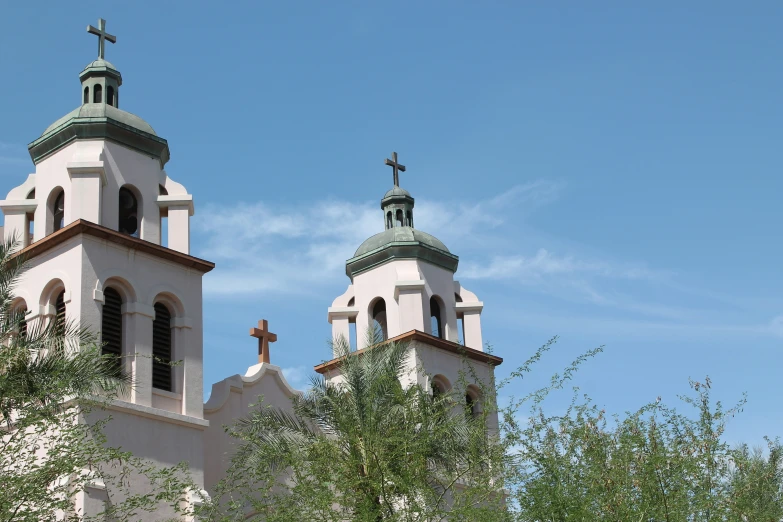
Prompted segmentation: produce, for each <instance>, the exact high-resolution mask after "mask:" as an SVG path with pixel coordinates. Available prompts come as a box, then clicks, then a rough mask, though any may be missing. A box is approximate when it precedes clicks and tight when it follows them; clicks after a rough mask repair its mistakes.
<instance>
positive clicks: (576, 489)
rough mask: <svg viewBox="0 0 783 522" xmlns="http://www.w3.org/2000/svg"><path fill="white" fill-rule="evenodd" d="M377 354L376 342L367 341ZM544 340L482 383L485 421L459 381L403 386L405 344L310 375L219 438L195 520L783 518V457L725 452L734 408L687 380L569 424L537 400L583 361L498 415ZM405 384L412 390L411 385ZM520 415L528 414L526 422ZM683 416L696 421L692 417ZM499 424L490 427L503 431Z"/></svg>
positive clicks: (772, 445)
mask: <svg viewBox="0 0 783 522" xmlns="http://www.w3.org/2000/svg"><path fill="white" fill-rule="evenodd" d="M376 341H377V339H376ZM555 341H556V338H553V339H552V340H550V341H549V342H548V343H546V344H545V345H544V346H542V347H541V348H540V349H539V350H537V351H536V352H535V353H534V354H533V355H532V356H531V357H530V359H528V361H526V362H525V363H524V364H523V365H522V366H521V367H519V368H517V369H516V370H514V371H512V372H511V373H510V375H509V377H508V378H507V379H505V380H503V381H500V382H498V383H495V382H488V383H481V387H482V394H481V396H482V400H481V408H482V410H481V414H480V415H478V416H473V415H465V414H463V413H462V412H461V411H460V407H461V406H459V405H461V404H462V403H461V402H459V401H460V398H461V397H464V390H465V387H464V385H465V384H467V383H476V382H477V375H476V373H475V372H473V371H471V369H470V366H469V365H468V370H467V371H466V372H465V374H464V375H461V377H460V381H461V386H460V385H457V386H455V390H456V391H454V392H453V393H451V394H447V395H439V394H432V393H430V391H429V390H424V389H422V388H421V387H420V386H418V385H415V384H414V385H412V386H409V387H406V386H404V385H403V384H401V381H405V380H406V379H408V378H409V376H406V375H401V371H402V363H403V360H404V358H405V353H406V346H404V345H400V344H395V343H387V344H386V345H384V346H383V347H376V348H374V349H367V350H364V351H363V352H362V353H361V354H360V355H356V354H354V355H352V356H347V355H348V353H347V348H346V347H344V346H343V347H342V349H343V351H344V354H345V355H346V356H345V357H343V358H342V360H341V362H340V372H341V373H342V375H343V376H344V378H343V380H342V382H341V384H339V385H338V384H331V383H327V382H326V381H325V380H324V379H323V378H321V377H317V378H314V379H313V381H312V388H311V389H310V390H308V391H307V392H306V393H305V394H303V395H302V396H301V397H297V398H296V399H294V401H293V403H292V406H291V407H290V408H275V407H271V406H264V405H263V404H262V405H261V406H260V407H258V408H256V409H255V410H253V411H252V413H251V414H250V415H249V416H248V417H247V418H245V419H242V420H241V421H240V422H239V423H238V424H237V425H235V426H232V427H227V429H228V430H229V431H230V433H231V434H232V435H234V436H235V437H236V438H237V439H238V441H239V442H240V445H239V450H238V452H237V453H236V455H235V456H234V457H233V459H232V466H231V468H230V469H229V472H228V475H227V477H226V478H225V480H223V481H222V482H221V484H220V485H219V487H218V490H217V492H216V494H215V499H216V500H217V502H216V503H214V504H211V505H209V506H208V507H207V509H206V510H205V511H204V513H203V516H204V517H205V519H209V520H221V521H230V520H245V517H246V516H248V515H249V518H248V519H249V520H269V521H280V522H282V521H295V520H296V521H299V520H324V521H347V520H352V521H358V522H364V521H377V520H390V521H396V520H400V521H403V520H404V521H440V520H444V519H446V518H445V517H447V519H448V520H456V521H459V520H464V521H499V522H502V521H520V522H545V521H552V522H561V521H603V520H606V521H622V522H625V521H645V522H652V521H656V522H657V521H705V522H706V521H716V522H718V521H726V522H757V521H758V522H779V521H780V520H783V447H781V445H780V443H779V442H778V441H777V440H771V439H767V446H766V448H764V449H750V448H749V447H747V446H744V445H743V446H739V447H736V448H731V447H730V446H729V444H728V443H727V442H726V441H725V439H724V431H725V427H726V423H727V421H728V420H729V419H730V418H732V417H733V416H735V415H736V414H737V413H738V412H739V411H741V409H742V407H743V405H744V399H743V401H741V402H740V403H739V404H738V405H737V406H735V407H733V408H729V409H724V408H723V406H722V405H721V403H720V402H713V401H712V399H711V396H710V392H711V387H712V383H711V382H710V381H709V379H707V380H706V381H705V382H704V383H700V382H692V383H691V387H692V394H690V395H687V396H683V397H681V399H682V401H683V402H684V404H685V406H687V407H688V408H691V411H693V412H694V413H695V414H694V415H687V414H683V413H680V412H679V411H678V410H677V409H676V408H674V407H670V406H666V405H664V404H663V403H662V402H661V401H660V398H659V399H658V400H656V401H654V402H652V403H650V404H647V405H645V406H644V407H642V408H640V409H639V410H637V411H635V412H631V413H626V414H624V415H614V416H608V415H607V414H606V412H605V411H604V410H602V409H599V408H598V407H597V406H596V405H594V404H593V403H592V402H591V401H590V400H589V398H587V397H585V396H583V397H582V398H580V396H579V394H578V389H576V388H575V389H574V399H573V400H572V402H571V405H570V407H569V408H568V409H567V411H566V412H565V413H564V414H563V415H557V416H551V415H546V414H545V413H544V401H545V399H546V398H547V397H548V396H549V395H550V393H551V392H552V391H554V390H559V389H562V388H564V387H565V385H566V384H567V383H569V382H570V381H571V380H572V378H573V377H574V375H575V373H576V371H577V370H578V368H579V367H580V366H581V365H582V364H583V363H585V362H586V361H588V360H589V359H591V358H592V357H594V356H595V355H597V354H598V353H600V352H601V351H602V348H597V349H595V350H591V351H589V352H586V353H585V354H583V355H581V356H579V357H578V358H577V359H576V360H574V361H573V363H571V364H570V365H569V366H568V367H567V368H566V369H565V371H564V372H562V373H561V374H555V375H554V376H552V378H551V380H550V382H549V384H548V385H547V386H545V387H543V388H540V389H535V390H532V391H530V392H529V393H528V394H527V395H526V396H524V397H522V398H521V399H519V400H516V399H513V398H512V399H511V400H510V401H509V403H508V404H506V405H503V406H502V407H500V408H498V407H497V404H496V402H495V397H496V396H497V394H496V392H497V390H499V389H501V388H503V387H505V386H508V385H509V384H510V383H512V382H517V381H519V380H522V379H524V378H525V377H526V376H527V374H528V373H529V372H531V371H532V368H533V366H534V365H535V364H536V363H537V362H538V361H539V360H540V359H541V358H542V357H543V356H544V354H546V352H548V351H549V350H550V349H551V348H552V347H553V345H554V343H555ZM408 380H409V379H408ZM523 408H529V411H528V412H527V415H525V416H522V415H521V413H522V412H523ZM689 413H690V412H689ZM494 415H497V416H498V417H499V425H498V426H497V429H495V427H494V421H493V419H494Z"/></svg>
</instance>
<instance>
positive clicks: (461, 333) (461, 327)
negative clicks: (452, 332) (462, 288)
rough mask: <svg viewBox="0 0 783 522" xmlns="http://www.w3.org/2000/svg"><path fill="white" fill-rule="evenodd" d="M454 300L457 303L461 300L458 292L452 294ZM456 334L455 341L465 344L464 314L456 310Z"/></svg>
mask: <svg viewBox="0 0 783 522" xmlns="http://www.w3.org/2000/svg"><path fill="white" fill-rule="evenodd" d="M454 301H455V302H457V303H461V302H462V297H460V295H459V294H457V293H455V294H454ZM457 335H458V336H459V339H457V342H458V343H459V344H463V345H464V344H465V321H464V315H463V314H462V313H461V312H459V311H457Z"/></svg>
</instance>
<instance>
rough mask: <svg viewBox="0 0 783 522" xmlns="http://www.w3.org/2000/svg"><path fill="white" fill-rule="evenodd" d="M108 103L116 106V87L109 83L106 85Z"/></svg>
mask: <svg viewBox="0 0 783 522" xmlns="http://www.w3.org/2000/svg"><path fill="white" fill-rule="evenodd" d="M106 103H108V104H109V105H111V106H112V107H114V106H115V105H114V87H112V86H111V85H109V86H108V87H106Z"/></svg>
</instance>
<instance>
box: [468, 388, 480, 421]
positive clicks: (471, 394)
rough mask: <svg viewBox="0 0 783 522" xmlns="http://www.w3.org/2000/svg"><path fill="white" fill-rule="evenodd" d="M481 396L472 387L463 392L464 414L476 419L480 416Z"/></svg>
mask: <svg viewBox="0 0 783 522" xmlns="http://www.w3.org/2000/svg"><path fill="white" fill-rule="evenodd" d="M480 399H481V394H480V393H479V391H478V388H476V387H475V386H473V385H470V386H468V388H467V389H466V390H465V414H466V415H469V416H471V417H478V416H479V415H480V414H481V400H480Z"/></svg>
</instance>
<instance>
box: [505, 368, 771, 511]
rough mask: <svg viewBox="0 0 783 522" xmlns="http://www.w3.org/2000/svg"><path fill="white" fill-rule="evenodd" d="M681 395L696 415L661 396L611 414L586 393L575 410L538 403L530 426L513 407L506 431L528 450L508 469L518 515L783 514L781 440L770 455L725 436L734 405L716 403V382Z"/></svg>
mask: <svg viewBox="0 0 783 522" xmlns="http://www.w3.org/2000/svg"><path fill="white" fill-rule="evenodd" d="M691 388H692V390H693V394H692V395H689V396H683V397H681V399H682V401H683V402H684V403H685V404H686V405H687V406H688V407H690V408H693V410H694V411H695V415H693V416H688V415H684V414H681V413H679V412H678V411H677V410H676V409H675V408H672V407H668V406H666V405H664V404H663V403H662V402H661V400H660V398H658V400H656V401H654V402H652V403H650V404H647V405H645V406H644V407H642V408H640V409H639V410H638V411H636V412H633V413H627V414H625V415H622V416H621V415H615V416H613V417H612V418H608V417H607V415H606V412H605V411H604V410H602V409H599V408H598V407H597V406H595V405H594V404H592V403H591V401H590V400H589V399H588V398H587V397H584V399H583V400H582V401H580V402H577V400H576V390H575V398H574V400H573V401H572V403H571V406H570V407H569V408H568V410H567V411H566V413H565V414H563V415H559V416H547V415H545V414H544V411H543V408H542V407H541V404H540V401H534V403H533V406H532V408H531V412H530V417H529V418H528V420H527V422H526V425H525V426H524V427H520V426H518V425H517V423H516V420H515V418H516V417H517V415H515V413H516V412H515V411H512V410H509V411H507V412H505V413H506V421H507V426H506V427H507V430H506V434H507V435H508V436H510V437H512V438H513V439H514V440H515V443H516V445H517V447H518V450H519V455H520V457H521V458H520V460H519V461H518V465H517V466H516V468H515V469H514V470H513V472H512V473H510V474H509V476H508V482H507V484H508V486H509V487H510V488H511V490H512V491H513V504H514V506H515V510H516V511H517V512H516V514H515V516H516V519H517V520H520V521H526V522H534V521H561V520H577V521H588V520H589V521H593V520H601V521H603V520H606V521H615V520H617V521H626V520H627V521H716V522H718V521H727V522H728V521H731V522H734V521H736V522H740V521H753V522H756V521H759V522H761V521H765V522H779V521H780V520H783V466H781V455H782V453H781V451H782V449H783V448H781V445H780V444H779V442H778V441H772V440H767V442H768V448H767V454H766V455H765V454H764V452H762V451H761V450H753V451H751V450H749V449H748V448H747V446H740V447H739V448H735V449H732V448H731V447H730V446H729V444H728V443H727V442H726V441H725V440H724V439H723V434H724V431H725V427H726V422H727V420H728V419H730V418H732V417H734V416H735V415H736V414H737V413H738V412H739V411H740V410H741V408H742V406H743V405H744V399H743V401H741V402H740V403H739V404H738V405H737V406H735V407H733V408H730V409H728V410H726V409H724V408H723V406H722V405H721V403H720V402H716V403H714V404H713V401H712V400H711V397H710V391H711V382H710V380H709V379H707V380H706V381H705V382H704V383H700V382H691Z"/></svg>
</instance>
